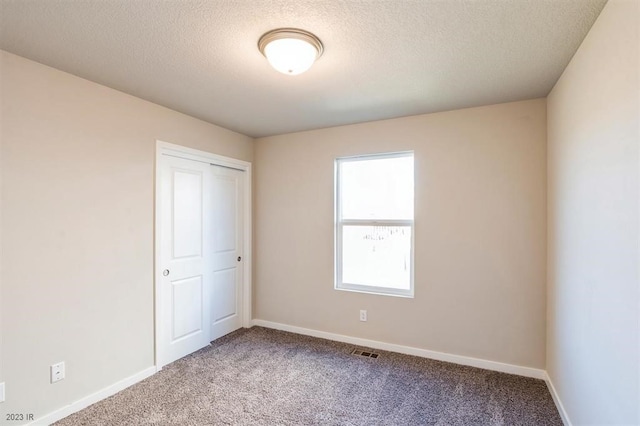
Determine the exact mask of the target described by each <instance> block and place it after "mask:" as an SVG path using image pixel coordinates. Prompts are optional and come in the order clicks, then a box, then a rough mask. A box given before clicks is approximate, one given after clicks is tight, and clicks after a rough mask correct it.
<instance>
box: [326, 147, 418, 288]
mask: <svg viewBox="0 0 640 426" xmlns="http://www.w3.org/2000/svg"><path fill="white" fill-rule="evenodd" d="M413 191H414V184H413V153H412V152H402V153H390V154H376V155H368V156H359V157H347V158H339V159H337V160H336V253H335V254H336V258H335V264H336V274H335V275H336V277H335V278H336V283H335V288H336V289H341V290H354V291H364V292H371V293H380V294H392V295H398V296H413V198H414V197H413Z"/></svg>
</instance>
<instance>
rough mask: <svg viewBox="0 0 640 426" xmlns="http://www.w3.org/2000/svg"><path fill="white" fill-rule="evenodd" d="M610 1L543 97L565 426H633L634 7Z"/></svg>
mask: <svg viewBox="0 0 640 426" xmlns="http://www.w3.org/2000/svg"><path fill="white" fill-rule="evenodd" d="M639 4H640V3H639V2H637V1H635V0H610V1H609V3H608V4H607V5H606V6H605V8H604V9H603V11H602V13H601V15H600V17H599V18H598V20H597V21H596V22H595V24H594V26H593V28H592V29H591V31H590V32H589V34H588V35H587V37H586V38H585V40H584V42H583V43H582V46H581V47H580V49H579V50H578V52H577V53H576V55H575V56H574V58H573V59H572V61H571V63H570V64H569V66H568V67H567V69H566V70H565V71H564V74H563V75H562V77H561V79H560V80H559V81H558V83H557V84H556V86H555V88H554V89H553V91H552V92H551V94H550V95H549V98H548V124H549V132H548V138H549V159H548V168H549V187H548V192H549V212H548V218H549V250H548V251H549V283H548V310H549V313H548V329H547V336H548V337H547V369H548V373H549V376H550V377H551V380H552V381H553V384H554V386H555V387H556V389H557V391H558V394H559V396H560V399H561V400H562V403H563V405H564V407H565V409H566V411H567V413H568V416H569V418H570V419H571V421H572V422H573V424H575V425H579V424H580V425H581V424H640V413H639V412H638V410H639V407H640V392H639V381H640V351H639V345H640V342H639V334H640V327H639V321H640V309H639V303H640V294H639V292H638V290H639V286H640V281H639V276H638V273H639V272H638V265H639V261H640V258H639V255H640V252H639V250H638V244H639V238H640V234H639V231H638V220H639V218H640V211H639V209H638V200H639V195H640V192H639V191H640V186H639V184H638V180H639V176H638V173H639V171H640V170H639V169H640V167H639V164H640V158H639V156H638V155H639V149H638V145H639V144H640V129H639V127H638V126H639V125H640V124H639V120H640V119H639V117H640V108H639V97H640V84H639V76H638V73H639V69H640V64H639V61H640V58H639V56H638V55H639V53H638V52H639V51H640V43H639V34H638V28H639V26H640V19H639V17H640V7H639Z"/></svg>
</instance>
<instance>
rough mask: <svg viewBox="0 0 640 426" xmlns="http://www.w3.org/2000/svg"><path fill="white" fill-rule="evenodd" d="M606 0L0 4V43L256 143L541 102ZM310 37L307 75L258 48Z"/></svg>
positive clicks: (16, 0) (41, 0)
mask: <svg viewBox="0 0 640 426" xmlns="http://www.w3.org/2000/svg"><path fill="white" fill-rule="evenodd" d="M605 3H606V0H388V1H387V0H164V1H162V0H136V1H133V0H100V1H98V0H84V1H69V0H64V1H63V0H30V1H25V0H0V8H1V9H0V48H2V49H4V50H6V51H9V52H12V53H15V54H18V55H21V56H24V57H26V58H29V59H32V60H35V61H38V62H41V63H43V64H46V65H50V66H52V67H55V68H58V69H61V70H63V71H67V72H70V73H72V74H75V75H78V76H80V77H84V78H86V79H89V80H92V81H95V82H98V83H101V84H104V85H106V86H109V87H112V88H115V89H118V90H121V91H123V92H126V93H130V94H132V95H135V96H138V97H140V98H143V99H147V100H149V101H152V102H155V103H158V104H160V105H164V106H167V107H169V108H172V109H175V110H177V111H181V112H184V113H186V114H189V115H192V116H194V117H198V118H201V119H203V120H206V121H209V122H211V123H214V124H218V125H220V126H223V127H226V128H229V129H232V130H235V131H238V132H241V133H244V134H246V135H249V136H253V137H259V136H266V135H273V134H281V133H288V132H293V131H299V130H307V129H314V128H321V127H328V126H335V125H340V124H348V123H355V122H362V121H370V120H377V119H383V118H391V117H399V116H406V115H414V114H422V113H429V112H436V111H444V110H451V109H458V108H465V107H471V106H478V105H486V104H494V103H500V102H508V101H514V100H521V99H531V98H537V97H543V96H546V95H547V94H548V93H549V91H550V90H551V88H552V87H553V84H554V83H555V82H556V80H557V79H558V78H559V76H560V75H561V73H562V71H563V70H564V68H565V66H566V65H567V63H568V62H569V60H570V59H571V57H572V55H573V54H574V52H575V51H576V49H577V48H578V46H579V44H580V42H581V41H582V39H583V38H584V36H585V35H586V33H587V32H588V30H589V28H591V25H592V24H593V22H594V20H595V19H596V17H597V16H598V14H599V13H600V10H601V9H602V7H603V6H604V4H605ZM279 27H297V28H302V29H305V30H308V31H311V32H313V33H314V34H316V35H317V36H318V37H319V38H320V39H321V40H322V42H323V44H324V47H325V52H324V54H323V56H322V57H321V58H320V60H319V61H318V62H317V63H316V64H315V65H314V66H313V67H312V68H311V70H310V71H308V72H307V73H305V74H302V75H299V76H293V77H292V76H286V75H283V74H280V73H278V72H276V71H275V70H273V69H272V68H271V67H270V66H269V65H268V63H267V61H266V60H265V59H264V57H262V55H261V54H260V52H259V51H258V49H257V42H258V39H259V38H260V36H261V35H262V34H263V33H265V32H267V31H269V30H271V29H274V28H279Z"/></svg>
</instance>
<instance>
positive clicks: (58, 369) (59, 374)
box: [51, 361, 64, 383]
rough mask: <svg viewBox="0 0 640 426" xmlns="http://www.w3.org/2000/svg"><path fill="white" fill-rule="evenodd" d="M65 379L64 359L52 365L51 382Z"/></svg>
mask: <svg viewBox="0 0 640 426" xmlns="http://www.w3.org/2000/svg"><path fill="white" fill-rule="evenodd" d="M62 379H64V361H62V362H59V363H57V364H53V365H52V366H51V383H55V382H59V381H60V380H62Z"/></svg>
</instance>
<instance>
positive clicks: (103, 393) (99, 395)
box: [28, 366, 156, 426]
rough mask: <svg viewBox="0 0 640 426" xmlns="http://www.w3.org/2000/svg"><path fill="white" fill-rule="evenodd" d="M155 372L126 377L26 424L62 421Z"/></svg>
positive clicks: (145, 370)
mask: <svg viewBox="0 0 640 426" xmlns="http://www.w3.org/2000/svg"><path fill="white" fill-rule="evenodd" d="M155 372H156V367H155V366H153V367H149V368H146V369H144V370H142V371H141V372H139V373H136V374H134V375H133V376H130V377H127V378H126V379H123V380H120V381H119V382H116V383H114V384H112V385H110V386H107V387H106V388H104V389H101V390H99V391H98V392H95V393H92V394H91V395H88V396H85V397H84V398H81V399H79V400H77V401H75V402H73V403H71V404H69V405H67V406H64V407H62V408H59V409H57V410H56V411H53V412H51V413H49V414H45V415H44V416H42V417H40V418H38V419H36V420H34V421H33V422H31V423H28V426H30V425H33V426H35V425H39V426H41V425H50V424H51V423H54V422H57V421H58V420H60V419H63V418H65V417H67V416H69V415H71V414H73V413H77V412H78V411H80V410H82V409H84V408H87V407H88V406H90V405H91V404H95V403H96V402H98V401H101V400H103V399H105V398H108V397H110V396H111V395H114V394H116V393H118V392H120V391H121V390H123V389H126V388H128V387H129V386H131V385H134V384H136V383H138V382H140V381H142V380H144V379H146V378H147V377H149V376H151V375H153V374H155Z"/></svg>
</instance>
